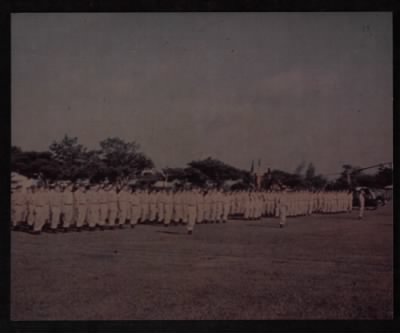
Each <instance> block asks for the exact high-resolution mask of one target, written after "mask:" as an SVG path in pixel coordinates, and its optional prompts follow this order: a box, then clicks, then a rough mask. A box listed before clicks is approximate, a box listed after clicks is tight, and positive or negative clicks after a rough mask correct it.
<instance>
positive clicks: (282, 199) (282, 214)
mask: <svg viewBox="0 0 400 333" xmlns="http://www.w3.org/2000/svg"><path fill="white" fill-rule="evenodd" d="M287 209H288V197H287V192H286V188H285V187H284V188H283V189H282V192H281V193H280V196H279V218H280V219H279V227H280V228H283V227H284V226H285V225H286V213H287Z"/></svg>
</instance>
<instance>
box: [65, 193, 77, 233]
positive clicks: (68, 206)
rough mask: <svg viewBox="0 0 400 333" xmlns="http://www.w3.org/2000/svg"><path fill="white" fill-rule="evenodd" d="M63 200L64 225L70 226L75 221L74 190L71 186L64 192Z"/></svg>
mask: <svg viewBox="0 0 400 333" xmlns="http://www.w3.org/2000/svg"><path fill="white" fill-rule="evenodd" d="M62 200H63V205H62V215H63V227H64V228H69V227H70V226H71V225H72V224H74V222H75V216H74V192H73V191H72V190H71V189H70V188H66V189H65V190H64V192H62Z"/></svg>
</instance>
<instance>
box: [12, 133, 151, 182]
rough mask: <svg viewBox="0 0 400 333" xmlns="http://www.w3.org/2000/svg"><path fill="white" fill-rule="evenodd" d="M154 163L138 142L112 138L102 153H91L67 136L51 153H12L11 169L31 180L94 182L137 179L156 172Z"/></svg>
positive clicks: (97, 151)
mask: <svg viewBox="0 0 400 333" xmlns="http://www.w3.org/2000/svg"><path fill="white" fill-rule="evenodd" d="M153 166H154V164H153V161H152V160H151V159H150V158H148V157H147V156H146V155H145V154H144V153H142V152H140V150H139V146H138V145H137V144H136V143H135V142H125V141H123V140H121V139H119V138H108V139H105V140H103V141H101V142H100V147H99V149H94V150H89V149H87V148H86V147H84V146H83V145H81V144H80V143H79V142H78V139H77V138H76V137H74V138H71V137H69V136H64V138H63V139H62V140H60V141H55V142H53V143H52V144H51V145H50V146H49V149H48V151H44V152H33V151H27V152H24V151H22V150H21V149H20V148H18V147H12V149H11V169H12V171H15V172H18V173H20V174H22V175H24V176H27V177H29V178H35V177H37V176H38V175H42V176H43V177H44V178H46V179H50V180H61V179H62V180H65V179H69V180H77V179H85V178H90V179H91V180H93V181H98V180H102V179H105V178H107V179H110V180H115V179H117V178H121V177H134V176H135V175H137V174H138V173H140V172H141V171H142V170H143V169H146V168H152V167H153Z"/></svg>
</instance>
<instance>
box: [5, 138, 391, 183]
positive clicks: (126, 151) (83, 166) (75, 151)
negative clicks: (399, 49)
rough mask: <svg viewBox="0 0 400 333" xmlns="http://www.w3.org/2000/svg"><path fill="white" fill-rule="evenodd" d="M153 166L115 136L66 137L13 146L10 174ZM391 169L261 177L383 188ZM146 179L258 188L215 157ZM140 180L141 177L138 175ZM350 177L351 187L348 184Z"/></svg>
mask: <svg viewBox="0 0 400 333" xmlns="http://www.w3.org/2000/svg"><path fill="white" fill-rule="evenodd" d="M153 167H154V163H153V161H152V160H151V159H150V158H149V157H148V156H146V155H145V154H144V153H143V152H141V151H140V147H139V145H138V144H137V143H136V142H125V141H124V140H121V139H120V138H117V137H112V138H107V139H105V140H103V141H101V142H100V143H99V146H98V148H97V149H92V150H90V149H88V148H86V147H84V146H83V145H82V144H80V143H79V142H78V138H76V137H69V136H67V135H66V136H64V137H63V138H62V139H61V140H59V141H54V142H53V143H52V144H51V145H50V146H49V148H48V150H47V151H43V152H36V151H22V150H21V149H20V148H19V147H15V146H13V147H12V148H11V170H12V171H15V172H18V173H20V174H22V175H24V176H27V177H29V178H38V177H42V178H45V179H49V180H73V181H75V180H77V179H90V180H91V181H92V182H99V181H102V180H105V179H108V180H110V181H118V180H128V179H133V178H138V176H139V175H141V173H142V171H143V170H144V169H150V168H153ZM392 172H393V170H392V169H391V168H388V167H383V166H382V167H381V168H379V170H378V171H377V172H376V173H375V174H365V173H363V172H362V171H361V170H360V168H358V167H353V166H351V165H344V166H343V171H342V173H341V174H340V175H339V177H338V178H337V179H336V180H334V181H330V182H329V181H328V180H327V179H326V177H324V176H323V175H321V174H317V173H316V169H315V167H314V165H313V164H312V163H309V164H308V165H307V167H306V163H305V162H302V163H300V164H299V166H298V167H297V168H296V169H295V171H294V172H293V173H290V172H286V171H282V170H278V169H274V170H268V172H266V173H265V174H264V175H262V181H261V187H262V188H271V187H273V186H278V187H279V186H281V185H286V186H289V187H291V188H298V189H305V188H308V189H310V188H314V189H323V188H327V189H348V188H351V187H355V186H368V187H376V188H382V187H384V186H386V185H390V184H392ZM148 177H149V179H147V180H146V179H143V177H141V178H142V180H143V182H144V183H146V184H149V183H152V182H155V181H157V180H167V181H177V182H180V183H186V182H189V183H192V184H195V185H197V186H207V185H217V186H223V185H224V184H225V182H227V181H235V182H236V183H235V184H234V188H237V189H240V188H251V187H255V184H256V179H255V175H254V174H253V173H251V172H250V171H247V170H241V169H238V168H235V167H233V166H231V165H228V164H226V163H224V162H222V161H219V160H217V159H212V158H206V159H203V160H196V161H191V162H189V163H188V164H187V165H186V167H183V168H165V169H163V170H162V171H161V172H159V173H156V174H154V175H151V176H148ZM139 178H140V177H139ZM349 179H350V181H351V182H350V184H349Z"/></svg>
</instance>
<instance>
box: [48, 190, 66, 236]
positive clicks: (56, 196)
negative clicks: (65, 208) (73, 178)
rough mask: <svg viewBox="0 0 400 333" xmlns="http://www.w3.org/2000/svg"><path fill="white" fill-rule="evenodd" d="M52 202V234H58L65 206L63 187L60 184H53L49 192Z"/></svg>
mask: <svg viewBox="0 0 400 333" xmlns="http://www.w3.org/2000/svg"><path fill="white" fill-rule="evenodd" d="M49 195H50V197H49V201H50V210H51V212H50V220H51V223H50V232H52V233H56V232H57V227H58V225H59V223H60V220H61V210H62V204H63V193H62V186H61V184H60V183H57V184H52V185H51V186H50V191H49Z"/></svg>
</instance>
